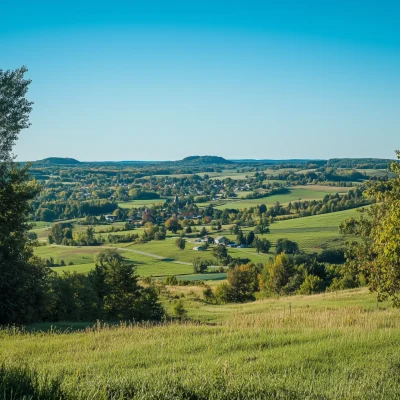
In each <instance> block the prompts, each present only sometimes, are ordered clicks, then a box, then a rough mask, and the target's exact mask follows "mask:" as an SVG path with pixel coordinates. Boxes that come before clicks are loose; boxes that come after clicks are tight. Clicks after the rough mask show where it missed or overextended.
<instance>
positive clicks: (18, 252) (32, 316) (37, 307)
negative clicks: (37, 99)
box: [0, 67, 50, 324]
mask: <svg viewBox="0 0 400 400" xmlns="http://www.w3.org/2000/svg"><path fill="white" fill-rule="evenodd" d="M26 71H27V70H26V68H24V67H23V68H20V69H17V70H15V71H3V70H0V112H1V114H0V277H1V278H0V324H13V323H27V322H31V321H37V320H40V319H41V318H42V316H43V313H44V312H45V307H46V302H47V284H48V282H47V277H48V275H49V273H50V270H49V269H48V268H47V267H46V265H45V264H44V263H43V262H42V261H41V260H39V259H38V258H37V257H34V256H33V247H32V246H33V242H31V241H30V240H29V239H28V235H27V232H28V230H29V229H30V228H31V225H30V223H29V215H30V212H31V205H30V201H31V200H32V199H33V198H34V197H35V196H36V195H37V194H38V193H39V190H40V188H39V186H38V185H37V184H36V182H35V181H33V180H31V177H30V175H29V172H28V170H29V165H28V166H25V167H22V168H20V167H18V166H17V165H16V164H14V163H13V162H12V161H11V160H12V155H11V149H12V146H13V145H14V143H15V141H16V140H17V137H18V134H19V133H20V131H21V130H22V129H24V128H27V127H28V126H29V113H30V111H31V104H32V103H30V102H29V101H27V100H26V99H25V95H26V93H27V90H28V86H29V83H30V81H28V80H25V79H24V74H25V72H26Z"/></svg>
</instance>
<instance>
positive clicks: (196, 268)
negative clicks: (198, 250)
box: [193, 257, 211, 274]
mask: <svg viewBox="0 0 400 400" xmlns="http://www.w3.org/2000/svg"><path fill="white" fill-rule="evenodd" d="M210 265H211V262H210V261H208V260H204V259H203V258H200V257H196V258H195V259H194V260H193V272H194V273H195V274H203V273H204V272H206V271H207V268H208V267H209V266H210Z"/></svg>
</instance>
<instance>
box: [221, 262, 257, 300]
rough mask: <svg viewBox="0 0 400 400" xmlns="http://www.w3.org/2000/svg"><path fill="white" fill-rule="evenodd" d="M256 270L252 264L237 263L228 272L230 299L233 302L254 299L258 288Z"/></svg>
mask: <svg viewBox="0 0 400 400" xmlns="http://www.w3.org/2000/svg"><path fill="white" fill-rule="evenodd" d="M257 275H258V271H257V269H256V267H255V266H254V265H253V264H247V265H238V266H236V267H235V268H233V269H232V270H231V271H229V273H228V284H229V285H230V289H231V290H230V299H231V301H233V302H243V301H249V300H254V293H255V292H256V291H257V290H258V280H257Z"/></svg>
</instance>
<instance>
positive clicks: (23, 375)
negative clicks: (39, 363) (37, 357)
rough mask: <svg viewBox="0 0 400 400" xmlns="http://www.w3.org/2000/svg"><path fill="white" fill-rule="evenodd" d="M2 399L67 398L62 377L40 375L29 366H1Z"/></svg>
mask: <svg viewBox="0 0 400 400" xmlns="http://www.w3.org/2000/svg"><path fill="white" fill-rule="evenodd" d="M0 399H4V400H17V399H32V400H34V399H35V400H36V399H38V400H39V399H40V400H53V399H60V400H61V399H67V396H66V395H65V394H64V393H63V391H62V389H61V380H60V379H50V378H49V377H48V376H43V375H42V376H40V377H39V375H38V374H37V372H36V371H32V370H29V369H28V368H27V367H6V366H5V365H2V366H0Z"/></svg>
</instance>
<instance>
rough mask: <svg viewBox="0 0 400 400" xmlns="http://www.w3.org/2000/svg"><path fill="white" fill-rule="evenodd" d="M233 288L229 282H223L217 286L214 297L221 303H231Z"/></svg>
mask: <svg viewBox="0 0 400 400" xmlns="http://www.w3.org/2000/svg"><path fill="white" fill-rule="evenodd" d="M231 293H232V289H231V286H230V285H229V284H228V283H227V282H223V283H221V284H220V285H218V286H217V287H216V288H215V291H214V297H215V299H216V300H217V302H218V303H220V304H225V303H229V302H230V301H231V299H232V294H231Z"/></svg>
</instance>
